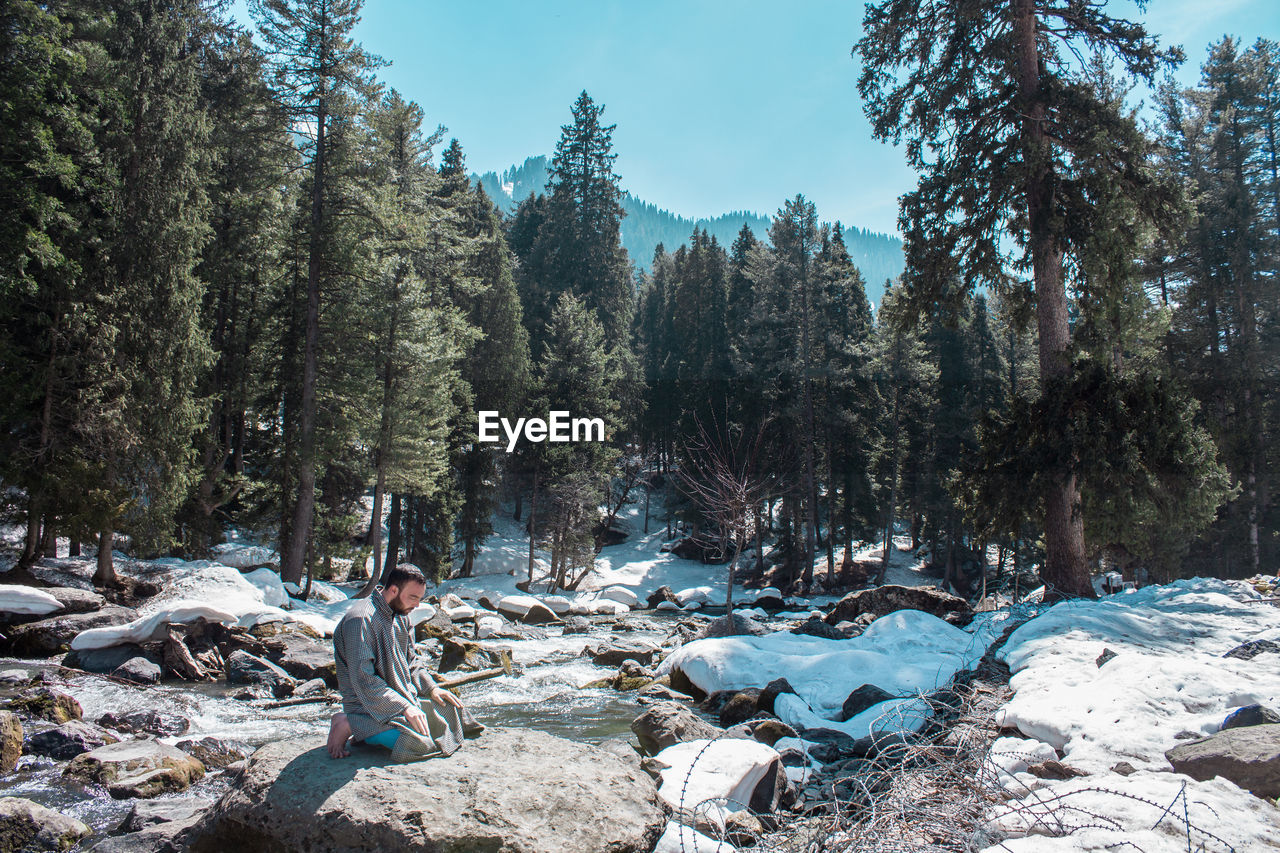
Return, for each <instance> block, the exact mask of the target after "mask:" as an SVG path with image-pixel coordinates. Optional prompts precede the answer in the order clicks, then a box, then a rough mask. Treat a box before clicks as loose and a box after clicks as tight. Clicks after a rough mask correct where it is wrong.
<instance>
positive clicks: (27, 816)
mask: <svg viewBox="0 0 1280 853" xmlns="http://www.w3.org/2000/svg"><path fill="white" fill-rule="evenodd" d="M90 832H91V830H90V829H89V827H87V826H85V825H84V824H83V823H81V822H80V821H78V820H76V819H75V818H70V817H67V816H66V815H63V814H60V813H58V812H55V811H53V810H52V809H46V808H45V807H44V806H41V805H37V804H36V803H33V802H31V801H30V800H24V799H22V798H21V797H0V853H32V851H37V850H69V849H71V848H72V847H74V846H75V844H76V842H77V841H79V840H80V839H81V838H84V837H85V836H86V835H88V834H89V833H90Z"/></svg>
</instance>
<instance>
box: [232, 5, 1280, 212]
mask: <svg viewBox="0 0 1280 853" xmlns="http://www.w3.org/2000/svg"><path fill="white" fill-rule="evenodd" d="M1112 7H1113V9H1114V12H1113V13H1115V14H1128V15H1131V16H1135V15H1136V16H1139V17H1140V18H1141V19H1142V20H1144V21H1145V22H1146V23H1147V25H1148V28H1149V29H1151V30H1152V31H1154V32H1156V33H1158V34H1160V35H1161V37H1162V41H1163V42H1164V43H1171V44H1181V45H1183V47H1184V48H1185V50H1186V53H1187V56H1188V62H1187V63H1186V64H1185V65H1184V66H1183V68H1182V70H1181V72H1180V73H1179V78H1180V79H1181V80H1183V82H1185V83H1191V82H1194V80H1195V79H1196V77H1197V69H1198V67H1199V63H1200V62H1201V61H1202V60H1203V58H1204V55H1205V48H1206V47H1207V45H1208V44H1209V42H1210V41H1215V40H1217V39H1219V38H1221V36H1222V35H1224V34H1227V33H1230V34H1232V35H1236V36H1240V37H1242V38H1243V39H1244V41H1245V42H1246V43H1252V42H1253V40H1254V39H1256V38H1258V37H1259V36H1262V37H1266V38H1270V39H1275V40H1280V2H1277V0H1154V2H1152V3H1151V4H1150V5H1149V6H1148V7H1147V11H1146V13H1145V14H1144V13H1141V12H1137V11H1136V9H1135V7H1134V6H1133V4H1132V3H1131V2H1122V3H1113V4H1112ZM232 8H233V14H234V15H235V16H236V18H237V19H238V20H240V21H243V22H246V23H247V22H248V20H249V18H248V14H247V13H246V11H245V4H244V2H243V0H236V2H234V3H233V7H232ZM862 9H863V6H862V3H859V2H828V0H793V2H789V3H783V2H764V0H735V2H729V0H678V2H677V0H588V1H583V0H523V2H508V0H470V2H468V0H463V2H458V1H457V0H454V2H450V3H439V2H430V1H429V0H366V3H365V8H364V13H363V15H364V17H363V20H362V22H361V24H360V26H359V28H358V30H357V34H356V35H357V38H358V40H359V41H360V42H361V43H362V44H363V45H364V47H365V49H366V50H369V51H370V52H372V53H376V54H379V55H381V56H382V57H383V58H384V59H388V60H390V61H391V63H392V64H391V65H390V66H389V67H386V68H383V69H381V71H380V72H379V76H380V77H381V78H382V79H383V80H385V81H386V82H387V83H388V84H390V85H391V86H394V87H395V88H397V89H399V90H400V91H401V93H403V94H404V95H405V96H406V97H408V98H411V99H413V100H415V101H417V102H418V103H419V104H421V105H422V107H423V109H424V110H425V112H426V116H427V122H428V123H429V124H430V125H432V126H434V125H436V124H443V125H445V126H446V127H447V128H448V134H449V136H451V137H452V136H456V137H457V138H458V139H459V141H460V142H461V143H462V146H463V150H464V151H465V152H466V155H467V164H468V166H469V168H470V169H471V170H472V171H476V172H483V171H488V170H494V171H500V170H502V169H504V168H506V167H507V166H510V165H514V164H517V163H520V162H522V161H523V160H524V158H525V157H527V156H530V155H534V154H549V153H551V151H552V150H553V149H554V147H555V143H556V139H557V138H558V137H559V134H560V126H561V125H562V124H566V123H567V122H568V121H569V120H570V113H569V106H570V105H571V104H572V103H573V100H574V99H575V98H576V97H577V94H578V92H580V91H582V90H583V89H586V90H587V91H588V92H589V93H590V94H591V96H592V97H593V98H594V99H595V100H596V102H597V103H603V104H604V105H605V107H606V111H605V119H606V120H607V121H609V122H613V123H616V124H617V126H618V127H617V130H616V131H615V133H614V150H615V151H616V152H617V154H618V160H617V163H616V169H617V171H618V173H619V174H620V175H621V176H622V183H623V186H624V187H625V188H626V189H629V190H631V192H632V193H633V194H635V195H636V196H638V197H640V198H643V199H645V200H646V201H650V202H653V203H654V204H657V205H658V206H659V207H665V208H667V209H668V210H671V211H673V212H675V213H678V214H681V215H684V216H689V217H698V216H714V215H716V214H719V213H724V212H727V211H730V210H741V209H746V210H755V211H759V212H761V213H772V212H774V211H776V210H777V209H778V208H779V207H780V206H781V205H782V202H783V201H784V200H785V199H787V198H790V197H792V196H794V195H795V194H796V193H803V194H804V195H805V196H806V197H808V198H809V199H811V200H813V201H814V202H815V203H816V204H817V207H818V214H819V216H820V217H821V218H822V219H824V220H828V221H831V220H836V219H839V220H842V221H843V222H844V223H845V224H846V225H859V226H862V227H866V228H872V229H874V230H877V231H895V230H896V223H897V198H898V196H899V195H900V194H902V193H903V192H905V191H907V190H908V189H910V188H911V187H912V186H913V185H914V175H913V173H912V172H911V170H909V169H908V168H907V167H906V165H905V164H904V161H903V152H902V150H901V149H895V148H893V147H892V146H889V145H884V144H881V143H878V142H876V141H874V140H872V138H871V133H870V131H869V129H868V126H867V123H866V120H865V118H864V117H863V114H862V103H861V100H860V98H859V97H858V92H857V77H858V71H859V68H858V64H857V62H856V61H855V60H854V59H853V58H852V57H851V56H850V48H852V46H853V44H854V42H856V41H857V39H858V37H859V34H860V32H861V21H862ZM446 138H448V137H446Z"/></svg>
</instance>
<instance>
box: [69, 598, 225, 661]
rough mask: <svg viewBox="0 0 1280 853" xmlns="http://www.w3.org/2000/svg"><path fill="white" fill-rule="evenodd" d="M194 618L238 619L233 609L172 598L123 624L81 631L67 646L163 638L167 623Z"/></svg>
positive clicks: (91, 646) (99, 646)
mask: <svg viewBox="0 0 1280 853" xmlns="http://www.w3.org/2000/svg"><path fill="white" fill-rule="evenodd" d="M197 619H205V620H207V621H209V622H221V623H223V624H224V625H235V624H236V623H237V621H238V617H237V616H236V615H235V614H234V613H230V612H228V611H226V610H222V609H220V608H217V607H212V606H210V605H208V604H203V603H201V602H199V601H186V600H182V601H175V602H171V603H170V607H168V608H167V609H165V610H160V611H157V612H155V613H152V614H151V615H150V616H142V617H140V618H138V619H135V620H134V621H132V622H129V623H127V624H125V625H117V626H114V627H107V628H90V629H89V630H87V631H81V632H80V633H79V634H77V635H76V636H75V638H74V639H73V640H72V641H71V648H72V649H75V650H80V651H83V650H86V649H105V648H108V647H110V646H120V645H124V644H125V643H135V644H138V645H141V644H142V643H150V642H153V641H155V640H163V639H164V638H165V636H166V634H167V629H168V626H169V625H185V624H187V623H188V622H194V621H196V620H197Z"/></svg>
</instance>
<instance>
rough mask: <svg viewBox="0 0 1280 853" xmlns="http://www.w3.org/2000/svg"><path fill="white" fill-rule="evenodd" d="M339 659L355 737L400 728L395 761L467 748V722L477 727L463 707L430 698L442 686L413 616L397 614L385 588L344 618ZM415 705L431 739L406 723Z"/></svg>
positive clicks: (336, 640)
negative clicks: (416, 637) (419, 646)
mask: <svg viewBox="0 0 1280 853" xmlns="http://www.w3.org/2000/svg"><path fill="white" fill-rule="evenodd" d="M333 656H334V659H335V661H336V663H337V668H338V690H339V691H341V693H342V710H343V712H344V713H345V714H346V715H347V721H348V722H349V723H350V724H351V736H352V737H353V738H355V739H356V740H366V739H368V738H371V737H373V736H374V735H377V734H381V733H382V732H385V731H388V730H390V729H396V730H397V731H399V732H400V737H399V738H397V740H396V745H395V748H394V749H392V751H391V759H392V760H393V761H400V762H403V761H416V760H418V759H421V758H429V757H431V756H435V755H450V754H452V753H453V752H454V751H456V750H457V749H458V747H459V746H461V745H462V738H463V733H462V730H463V726H464V724H467V725H468V726H470V725H473V724H474V723H475V721H474V720H472V719H471V718H470V715H469V714H466V715H465V719H464V714H465V712H460V711H459V709H458V708H455V707H453V706H452V705H445V704H443V703H439V702H433V701H431V700H430V699H429V698H427V697H428V695H429V694H430V692H431V690H432V688H434V687H435V686H436V683H435V681H434V680H433V679H432V678H431V675H430V674H429V673H428V672H427V669H426V661H425V660H424V659H423V658H421V657H420V656H419V655H418V654H417V653H416V652H415V651H414V648H413V626H412V624H410V622H409V617H408V616H407V615H402V614H397V613H395V612H394V611H392V609H391V607H390V605H388V604H387V602H386V601H385V600H384V599H383V597H382V587H378V588H377V591H375V592H374V593H373V595H371V596H369V597H368V598H365V599H361V600H360V601H357V602H356V603H355V604H353V605H351V607H350V608H349V609H348V610H347V613H346V615H345V616H343V617H342V620H341V621H340V622H339V623H338V627H337V628H335V629H334V632H333ZM410 705H414V706H417V707H418V708H420V709H421V710H422V712H423V713H424V714H426V717H427V722H428V730H429V731H430V733H431V734H430V736H427V735H423V734H421V733H419V732H418V731H416V730H415V729H414V728H413V727H412V726H410V725H409V723H408V722H407V721H406V720H405V717H404V712H405V711H406V710H408V708H409V706H410Z"/></svg>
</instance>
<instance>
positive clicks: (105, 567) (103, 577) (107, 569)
mask: <svg viewBox="0 0 1280 853" xmlns="http://www.w3.org/2000/svg"><path fill="white" fill-rule="evenodd" d="M114 540H115V532H114V531H113V530H112V529H111V526H110V525H103V527H102V529H101V530H100V531H98V568H97V570H96V571H95V572H94V573H93V583H94V586H102V587H105V586H115V585H116V584H117V583H118V580H117V579H116V567H115V565H114V564H113V563H112V562H111V546H112V543H113V542H114Z"/></svg>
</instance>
